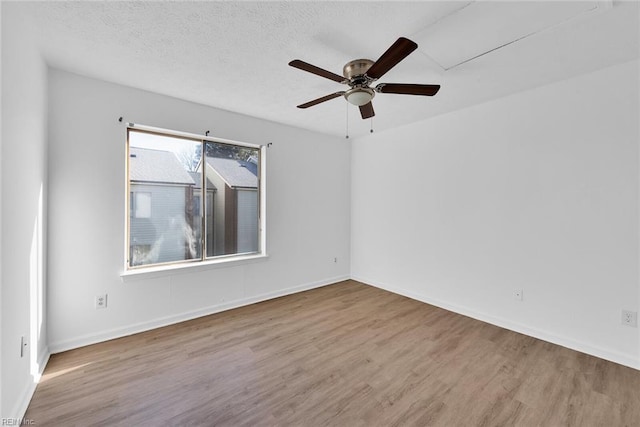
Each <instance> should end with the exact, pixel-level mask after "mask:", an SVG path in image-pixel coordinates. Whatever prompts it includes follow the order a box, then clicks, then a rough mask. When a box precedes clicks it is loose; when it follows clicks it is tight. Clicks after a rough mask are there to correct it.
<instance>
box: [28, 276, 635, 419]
mask: <svg viewBox="0 0 640 427" xmlns="http://www.w3.org/2000/svg"><path fill="white" fill-rule="evenodd" d="M26 418H28V419H32V420H34V421H35V423H36V425H40V426H74V425H78V426H114V425H116V426H117V425H122V426H165V425H167V426H185V425H194V426H200V425H202V426H262V425H279V426H325V425H334V426H347V427H352V426H403V425H421V426H424V425H441V426H467V425H468V426H476V425H486V426H498V425H515V426H538V425H542V426H564V425H573V426H640V371H637V370H634V369H631V368H627V367H624V366H621V365H618V364H615V363H611V362H607V361H604V360H602V359H598V358H596V357H592V356H588V355H585V354H582V353H578V352H575V351H572V350H568V349H566V348H563V347H560V346H557V345H553V344H549V343H547V342H544V341H540V340H538V339H535V338H531V337H528V336H525V335H521V334H518V333H515V332H511V331H508V330H505V329H501V328H499V327H496V326H492V325H489V324H486V323H483V322H480V321H477V320H473V319H470V318H468V317H465V316H461V315H458V314H454V313H451V312H448V311H445V310H442V309H439V308H436V307H433V306H430V305H427V304H424V303H421V302H418V301H414V300H411V299H408V298H405V297H402V296H398V295H395V294H392V293H389V292H385V291H383V290H379V289H376V288H373V287H369V286H366V285H363V284H360V283H357V282H354V281H346V282H341V283H338V284H335V285H331V286H327V287H323V288H319V289H315V290H311V291H307V292H303V293H299V294H295V295H290V296H286V297H282V298H278V299H275V300H271V301H266V302H263V303H259V304H254V305H251V306H247V307H243V308H239V309H235V310H231V311H227V312H224V313H219V314H215V315H211V316H207V317H203V318H199V319H196V320H192V321H189V322H184V323H180V324H177V325H173V326H168V327H165V328H161V329H156V330H153V331H149V332H145V333H141V334H137V335H133V336H130V337H125V338H120V339H117V340H113V341H109V342H105V343H101V344H96V345H92V346H88V347H84V348H80V349H76V350H72V351H68V352H65V353H60V354H56V355H53V356H52V357H51V359H50V361H49V364H48V366H47V368H46V370H45V373H44V376H43V378H42V381H41V383H40V384H39V385H38V387H37V389H36V392H35V395H34V398H33V400H32V402H31V405H30V406H29V409H28V410H27V413H26Z"/></svg>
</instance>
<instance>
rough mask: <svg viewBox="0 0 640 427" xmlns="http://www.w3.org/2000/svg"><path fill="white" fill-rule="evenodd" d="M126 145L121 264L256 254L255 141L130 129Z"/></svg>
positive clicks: (259, 197) (258, 250)
mask: <svg viewBox="0 0 640 427" xmlns="http://www.w3.org/2000/svg"><path fill="white" fill-rule="evenodd" d="M127 144H128V147H127V148H128V150H127V151H128V157H127V162H128V164H127V170H128V182H127V184H128V192H129V194H130V197H129V206H128V210H129V212H128V215H127V218H128V221H127V238H128V245H127V247H128V248H129V249H128V254H127V268H134V267H135V268H140V267H145V266H157V265H163V264H173V263H186V262H189V263H193V262H198V261H206V260H210V259H214V258H217V257H222V256H224V257H228V258H229V259H233V258H234V257H233V256H234V255H238V256H239V255H247V254H259V253H261V248H262V247H264V244H263V242H262V240H263V237H262V236H263V234H261V230H262V227H261V222H260V221H261V218H263V215H262V214H261V206H262V205H264V204H263V203H261V200H262V198H263V197H264V194H262V190H261V184H260V170H261V168H262V164H261V162H262V159H263V153H262V149H261V148H260V147H259V146H253V145H249V144H243V143H232V142H229V141H216V140H213V139H210V138H205V139H204V140H203V139H199V138H197V137H190V136H189V137H185V136H182V135H172V134H171V133H169V132H167V133H166V134H165V133H160V132H156V131H153V132H149V131H145V130H138V129H132V128H129V129H128V137H127ZM203 195H204V196H203Z"/></svg>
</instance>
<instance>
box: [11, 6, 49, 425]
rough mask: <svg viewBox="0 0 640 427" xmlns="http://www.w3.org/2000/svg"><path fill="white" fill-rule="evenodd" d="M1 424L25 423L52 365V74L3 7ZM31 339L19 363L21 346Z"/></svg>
mask: <svg viewBox="0 0 640 427" xmlns="http://www.w3.org/2000/svg"><path fill="white" fill-rule="evenodd" d="M1 7H2V148H1V149H2V156H1V159H2V160H1V170H2V173H1V175H2V177H1V182H2V187H1V188H2V189H1V191H2V193H1V194H2V213H1V217H0V218H1V224H2V226H1V231H0V233H1V235H2V248H1V265H2V270H1V280H2V282H1V288H2V300H1V301H0V303H1V310H0V313H1V314H0V318H1V320H0V325H1V332H0V338H1V339H0V343H1V344H0V346H1V351H0V361H1V363H0V365H1V369H0V371H1V375H0V378H1V382H0V390H1V400H0V418H16V417H20V416H22V414H23V413H24V410H26V407H27V404H28V402H29V399H30V398H31V395H32V393H33V391H34V389H35V383H36V381H37V380H38V379H39V374H40V370H41V367H42V365H43V364H44V362H45V359H46V357H48V351H47V347H46V343H47V336H46V325H45V324H44V317H45V313H44V310H45V301H44V298H45V286H44V277H45V272H44V265H45V259H44V257H45V251H44V249H45V245H46V242H45V238H44V236H45V235H46V223H45V219H46V216H45V210H44V208H45V203H46V200H45V199H44V196H45V191H46V185H47V179H46V176H47V171H46V158H47V143H46V127H47V112H46V99H47V98H46V97H47V86H46V84H47V78H46V71H47V70H46V66H45V64H44V62H43V60H42V59H41V57H40V54H39V53H38V51H37V49H36V47H35V44H34V43H33V41H32V40H31V35H32V34H33V28H31V27H30V26H29V23H28V21H27V19H25V18H24V17H23V16H21V15H20V14H19V13H18V9H17V8H16V7H15V5H13V4H11V3H5V2H3V3H2V5H1ZM22 336H24V337H26V339H27V342H28V346H27V348H26V355H25V356H24V357H22V358H21V357H20V338H21V337H22Z"/></svg>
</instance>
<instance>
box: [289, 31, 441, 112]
mask: <svg viewBox="0 0 640 427" xmlns="http://www.w3.org/2000/svg"><path fill="white" fill-rule="evenodd" d="M417 48H418V45H417V44H416V43H415V42H413V41H411V40H409V39H407V38H404V37H400V38H399V39H398V40H396V42H395V43H394V44H392V45H391V47H390V48H389V49H387V51H386V52H385V53H383V54H382V56H380V58H378V60H377V61H375V62H374V61H372V60H370V59H355V60H353V61H349V62H347V63H346V64H345V66H344V67H343V68H342V74H343V76H344V77H342V76H339V75H338V74H335V73H332V72H331V71H327V70H324V69H322V68H320V67H316V66H315V65H311V64H309V63H307V62H304V61H301V60H299V59H294V60H293V61H291V62H289V65H290V66H292V67H294V68H298V69H300V70H303V71H306V72H308V73H312V74H315V75H318V76H321V77H324V78H327V79H329V80H333V81H335V82H338V83H342V84H346V85H349V86H350V89H348V90H346V91H341V92H335V93H332V94H330V95H326V96H323V97H321V98H318V99H314V100H313V101H309V102H306V103H304V104H300V105H298V108H309V107H312V106H314V105H317V104H320V103H322V102H325V101H329V100H330V99H334V98H338V97H339V96H341V95H342V96H344V98H345V99H346V100H347V102H349V103H350V104H353V105H355V106H357V107H359V108H360V115H361V116H362V118H363V119H368V118H370V117H373V116H375V113H374V111H373V105H372V103H371V100H372V99H373V97H374V96H375V94H376V92H378V93H394V94H402V95H420V96H433V95H435V94H436V93H438V90H440V85H423V84H403V83H381V84H379V85H377V86H376V87H375V88H371V84H372V83H373V82H374V81H376V80H378V79H379V78H380V77H382V76H383V75H385V74H386V73H387V72H388V71H389V70H391V69H392V68H393V67H395V66H396V65H397V64H398V63H399V62H400V61H402V60H403V59H404V58H406V57H407V56H408V55H409V54H410V53H411V52H413V51H414V50H416V49H417Z"/></svg>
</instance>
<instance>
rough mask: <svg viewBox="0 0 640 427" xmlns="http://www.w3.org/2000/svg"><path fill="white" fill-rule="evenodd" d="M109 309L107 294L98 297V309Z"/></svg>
mask: <svg viewBox="0 0 640 427" xmlns="http://www.w3.org/2000/svg"><path fill="white" fill-rule="evenodd" d="M99 308H107V294H104V295H96V309H99Z"/></svg>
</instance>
